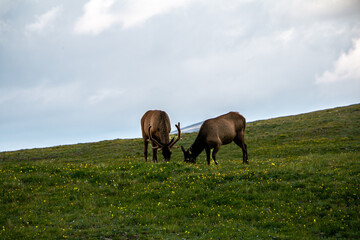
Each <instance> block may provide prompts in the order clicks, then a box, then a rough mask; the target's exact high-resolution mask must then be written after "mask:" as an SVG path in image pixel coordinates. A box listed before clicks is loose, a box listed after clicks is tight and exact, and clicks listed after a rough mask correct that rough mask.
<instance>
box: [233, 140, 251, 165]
mask: <svg viewBox="0 0 360 240" xmlns="http://www.w3.org/2000/svg"><path fill="white" fill-rule="evenodd" d="M234 142H235V143H236V145H238V146H239V147H241V150H242V153H243V163H246V164H248V163H249V162H248V154H247V146H246V144H245V141H244V137H241V135H240V137H238V138H235V139H234Z"/></svg>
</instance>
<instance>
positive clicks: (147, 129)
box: [141, 110, 181, 162]
mask: <svg viewBox="0 0 360 240" xmlns="http://www.w3.org/2000/svg"><path fill="white" fill-rule="evenodd" d="M175 127H176V128H177V130H178V136H177V139H176V140H175V138H173V139H171V141H169V133H170V130H171V126H170V119H169V116H168V115H167V113H166V112H164V111H160V110H150V111H147V112H146V113H145V114H144V116H143V117H142V118H141V131H142V136H143V139H144V148H145V149H144V156H145V161H147V153H148V152H147V151H148V144H149V141H151V145H152V149H153V161H154V162H157V151H158V150H160V149H161V151H162V155H163V156H164V159H165V161H169V160H170V157H171V148H172V147H173V146H174V145H175V143H176V142H177V141H179V140H180V134H181V131H180V123H178V124H177V125H176V124H175Z"/></svg>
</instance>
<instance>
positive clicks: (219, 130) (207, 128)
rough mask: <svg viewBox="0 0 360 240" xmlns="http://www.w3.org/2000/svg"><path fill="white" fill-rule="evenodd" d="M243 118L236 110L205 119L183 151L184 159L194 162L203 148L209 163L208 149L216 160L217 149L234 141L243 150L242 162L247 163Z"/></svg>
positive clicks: (244, 121) (244, 122)
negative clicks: (186, 148) (193, 139)
mask: <svg viewBox="0 0 360 240" xmlns="http://www.w3.org/2000/svg"><path fill="white" fill-rule="evenodd" d="M245 125H246V120H245V118H244V117H243V116H242V115H241V114H239V113H237V112H229V113H227V114H224V115H221V116H219V117H216V118H212V119H208V120H206V121H205V122H204V123H203V124H202V125H201V127H200V130H199V133H198V135H197V137H196V139H195V141H194V143H193V144H192V145H191V147H190V148H189V149H188V150H187V151H185V149H184V147H183V146H181V150H182V151H183V153H184V161H185V162H191V163H195V162H196V158H197V156H199V154H200V153H201V152H202V151H203V150H204V149H205V151H206V160H207V163H208V164H210V151H211V149H214V150H213V152H212V158H213V160H214V162H215V164H217V162H216V153H217V152H218V151H219V149H220V147H221V145H226V144H229V143H231V142H233V141H234V142H235V143H236V144H237V145H238V146H239V147H241V149H242V152H243V163H246V164H248V163H249V162H248V154H247V146H246V144H245V139H244V135H245Z"/></svg>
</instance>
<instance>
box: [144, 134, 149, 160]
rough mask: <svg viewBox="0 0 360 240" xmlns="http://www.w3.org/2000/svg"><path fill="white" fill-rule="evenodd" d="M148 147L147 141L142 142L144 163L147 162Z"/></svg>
mask: <svg viewBox="0 0 360 240" xmlns="http://www.w3.org/2000/svg"><path fill="white" fill-rule="evenodd" d="M148 145H149V140H148V139H145V140H144V157H145V161H147V155H148Z"/></svg>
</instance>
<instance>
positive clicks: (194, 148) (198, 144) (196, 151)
mask: <svg viewBox="0 0 360 240" xmlns="http://www.w3.org/2000/svg"><path fill="white" fill-rule="evenodd" d="M204 148H205V144H204V141H203V140H202V139H200V138H199V136H197V137H196V139H195V142H194V143H193V144H192V145H191V147H190V151H191V153H192V155H193V157H194V158H197V156H199V155H200V153H201V152H202V151H203V150H204Z"/></svg>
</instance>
